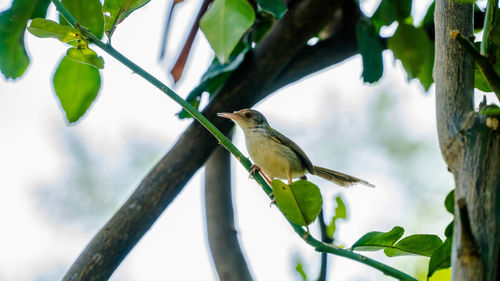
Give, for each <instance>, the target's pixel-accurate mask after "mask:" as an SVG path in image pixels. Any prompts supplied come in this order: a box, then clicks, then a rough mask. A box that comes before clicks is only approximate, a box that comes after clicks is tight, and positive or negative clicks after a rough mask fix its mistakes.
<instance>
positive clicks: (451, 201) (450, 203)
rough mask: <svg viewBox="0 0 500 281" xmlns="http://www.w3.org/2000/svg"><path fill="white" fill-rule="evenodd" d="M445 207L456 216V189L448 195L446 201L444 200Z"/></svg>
mask: <svg viewBox="0 0 500 281" xmlns="http://www.w3.org/2000/svg"><path fill="white" fill-rule="evenodd" d="M444 206H445V207H446V210H448V212H450V213H451V214H455V189H452V190H451V191H450V192H449V193H448V195H446V199H444Z"/></svg>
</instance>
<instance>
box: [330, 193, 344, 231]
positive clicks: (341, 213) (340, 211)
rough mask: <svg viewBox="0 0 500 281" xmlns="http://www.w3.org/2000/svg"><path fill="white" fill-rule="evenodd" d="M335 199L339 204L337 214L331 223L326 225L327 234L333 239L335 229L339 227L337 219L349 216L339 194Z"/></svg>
mask: <svg viewBox="0 0 500 281" xmlns="http://www.w3.org/2000/svg"><path fill="white" fill-rule="evenodd" d="M335 201H337V206H336V207H335V214H334V216H333V217H332V220H331V222H330V224H329V225H327V226H326V235H327V236H328V237H330V238H331V239H333V235H334V234H335V230H336V229H337V226H336V221H337V219H346V218H347V209H346V206H345V204H344V202H343V201H342V198H341V197H340V195H337V196H336V197H335Z"/></svg>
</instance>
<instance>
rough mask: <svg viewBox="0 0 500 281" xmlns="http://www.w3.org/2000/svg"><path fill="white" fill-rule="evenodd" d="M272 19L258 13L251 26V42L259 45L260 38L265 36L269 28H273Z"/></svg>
mask: <svg viewBox="0 0 500 281" xmlns="http://www.w3.org/2000/svg"><path fill="white" fill-rule="evenodd" d="M273 24H274V19H273V17H272V16H271V15H269V14H267V13H259V14H257V17H256V18H255V23H254V25H253V28H252V29H253V32H252V41H253V42H255V43H259V42H260V40H262V38H264V36H265V35H266V34H267V32H268V31H269V30H271V27H273Z"/></svg>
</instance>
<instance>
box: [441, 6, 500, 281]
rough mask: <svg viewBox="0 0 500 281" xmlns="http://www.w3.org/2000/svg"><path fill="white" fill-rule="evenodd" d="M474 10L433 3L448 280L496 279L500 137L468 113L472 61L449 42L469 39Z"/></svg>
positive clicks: (470, 110) (472, 87)
mask: <svg viewBox="0 0 500 281" xmlns="http://www.w3.org/2000/svg"><path fill="white" fill-rule="evenodd" d="M472 14H473V7H472V5H470V4H460V3H456V2H455V1H454V0H437V1H436V10H435V30H436V56H435V57H436V59H435V64H434V65H435V68H434V78H435V81H436V112H437V124H438V136H439V144H440V147H441V151H442V154H443V157H444V159H445V161H446V163H447V164H448V168H449V170H450V171H451V172H452V173H453V175H454V178H455V185H456V186H455V199H456V202H455V228H454V235H453V249H452V267H453V273H452V280H454V281H466V280H467V281H472V280H488V281H494V280H499V279H500V276H499V271H498V266H499V256H500V250H499V237H500V177H499V171H500V134H499V130H498V129H497V130H493V129H492V128H489V127H487V126H486V125H485V124H486V122H485V118H484V116H480V115H478V114H477V113H475V112H474V111H473V106H474V105H473V91H474V65H473V61H472V57H471V56H470V55H469V54H467V53H466V52H465V50H464V49H463V48H462V47H460V46H459V45H458V43H457V42H456V41H455V40H454V39H452V37H451V36H450V32H451V31H452V30H458V31H460V32H461V33H462V34H464V35H465V36H471V35H472V27H473V16H472Z"/></svg>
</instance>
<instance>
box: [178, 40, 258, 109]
mask: <svg viewBox="0 0 500 281" xmlns="http://www.w3.org/2000/svg"><path fill="white" fill-rule="evenodd" d="M248 50H250V45H249V44H245V43H242V42H240V44H238V45H237V46H236V48H235V49H234V50H233V53H232V54H231V56H230V57H229V59H230V61H229V62H228V63H226V64H221V63H220V62H219V61H218V60H217V59H214V60H213V61H212V64H211V65H210V66H209V67H208V69H207V71H206V72H205V74H203V76H202V77H201V81H200V84H199V85H198V86H196V87H195V88H194V89H193V90H192V91H191V92H190V93H189V94H188V96H187V98H186V101H187V102H189V103H190V104H191V105H192V106H194V107H195V108H196V109H198V107H199V105H200V100H201V95H202V94H203V93H204V92H208V93H209V94H210V96H212V95H213V94H215V93H216V92H217V91H218V90H219V88H220V87H221V86H222V85H223V84H224V82H226V80H227V78H228V77H229V75H230V74H231V72H233V70H235V69H236V68H238V66H239V65H240V64H241V63H242V62H243V59H244V58H245V54H246V53H247V52H248ZM177 116H178V117H179V118H180V119H185V118H191V117H192V116H191V114H189V113H188V112H187V111H186V110H185V109H182V110H181V111H180V112H179V113H177Z"/></svg>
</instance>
